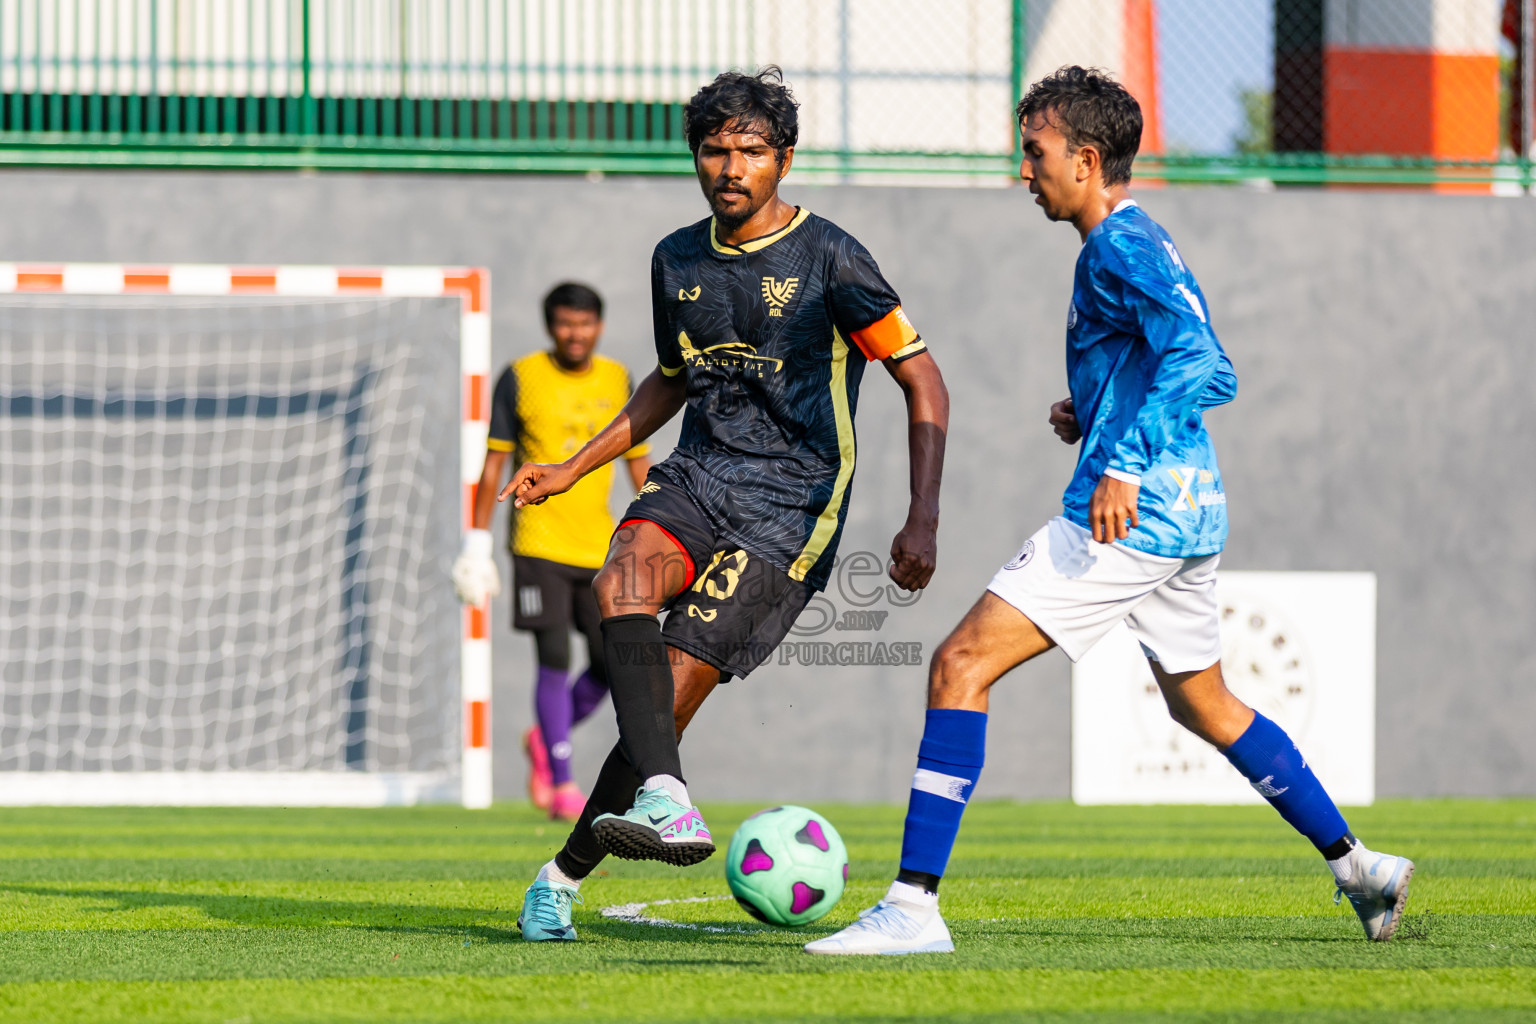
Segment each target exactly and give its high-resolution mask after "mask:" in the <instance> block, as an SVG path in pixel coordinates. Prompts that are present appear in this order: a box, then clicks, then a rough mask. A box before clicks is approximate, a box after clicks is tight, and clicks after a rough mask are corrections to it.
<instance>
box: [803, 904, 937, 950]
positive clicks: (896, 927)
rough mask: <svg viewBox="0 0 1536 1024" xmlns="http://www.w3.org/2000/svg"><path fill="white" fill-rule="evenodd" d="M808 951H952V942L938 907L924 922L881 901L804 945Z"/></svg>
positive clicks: (895, 906) (899, 908) (895, 905)
mask: <svg viewBox="0 0 1536 1024" xmlns="http://www.w3.org/2000/svg"><path fill="white" fill-rule="evenodd" d="M805 951H806V952H807V953H830V954H863V955H870V954H877V953H878V954H881V955H884V956H900V955H901V954H903V953H953V952H954V951H955V944H954V942H952V941H951V940H950V938H949V928H948V927H946V926H945V924H944V918H942V917H940V916H939V912H938V910H937V909H935V910H934V912H933V914H932V915H931V916H930V917H929V918H928V920H926V921H923V920H920V919H919V918H917V917H916V916H914V915H913V914H910V913H908V912H907V911H905V910H903V909H902V908H901V907H900V906H898V905H897V904H895V903H890V902H887V901H886V900H881V901H880V902H879V903H876V904H875V905H874V906H872V907H870V908H869V909H868V910H865V911H863V912H862V913H860V914H859V919H858V920H857V921H855V922H853V924H851V925H849V926H848V927H847V928H844V929H843V930H842V931H840V932H837V933H835V934H832V935H828V936H827V937H826V938H824V939H817V940H816V941H815V942H807V943H806V944H805Z"/></svg>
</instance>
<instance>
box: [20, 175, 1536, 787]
mask: <svg viewBox="0 0 1536 1024" xmlns="http://www.w3.org/2000/svg"><path fill="white" fill-rule="evenodd" d="M786 195H787V196H788V197H789V198H790V199H791V200H792V201H795V202H800V203H803V204H805V205H807V206H809V207H810V208H811V209H813V210H815V211H816V212H818V213H821V214H823V215H826V216H829V217H831V218H832V219H834V220H836V221H837V222H839V223H840V224H842V225H843V226H844V227H846V228H847V229H849V230H850V231H852V232H853V233H854V234H856V235H857V236H858V237H860V238H861V239H862V240H863V241H864V242H865V243H866V244H867V245H868V246H869V248H870V249H871V250H872V251H873V252H874V253H875V255H876V257H877V258H878V259H879V260H880V262H881V265H882V267H883V268H884V270H885V271H886V273H887V276H888V277H889V278H890V279H891V281H892V282H893V283H894V284H895V285H896V287H897V288H898V290H899V291H900V292H901V293H902V296H903V298H904V301H905V305H906V308H907V310H908V311H909V313H910V314H911V316H912V318H913V320H914V321H915V322H916V323H917V324H918V326H919V329H920V330H922V331H923V333H924V334H925V336H926V337H927V338H928V339H929V341H930V344H931V345H932V348H933V351H934V353H935V355H936V356H937V358H938V359H939V362H940V364H941V365H942V367H943V368H944V371H945V375H946V377H947V378H948V380H949V384H950V388H951V391H952V394H953V396H954V398H955V414H954V423H953V429H952V433H951V437H950V442H949V453H950V454H949V467H948V470H949V471H948V475H947V478H946V482H945V492H944V514H943V524H942V532H941V538H940V541H941V550H940V555H941V559H942V562H941V567H940V570H939V573H938V575H937V577H936V579H935V582H934V585H933V586H932V587H931V588H930V590H929V591H928V592H926V593H925V594H924V595H923V596H922V598H921V599H920V600H919V601H918V603H917V604H915V605H913V606H911V607H906V608H901V607H895V606H893V605H891V604H889V603H887V602H884V601H882V602H879V603H877V604H876V605H874V608H875V609H876V610H889V611H890V615H889V618H888V619H887V620H886V621H885V623H884V625H883V627H882V629H881V630H880V631H879V632H878V633H847V632H835V631H834V632H831V633H828V634H827V635H826V636H824V637H820V638H819V639H834V640H843V639H870V640H887V641H889V640H904V641H915V642H918V643H921V644H922V645H923V650H924V653H925V654H926V653H927V652H930V651H931V650H932V649H933V648H934V646H936V644H937V643H938V641H939V640H940V639H942V637H943V635H944V633H945V632H946V631H947V630H948V628H949V627H950V626H951V625H952V624H953V623H954V622H955V621H956V620H957V619H958V618H959V617H960V615H961V614H963V612H964V610H965V609H966V608H967V607H968V606H969V604H970V603H971V602H972V601H973V600H974V599H975V597H976V596H977V595H978V594H979V593H980V592H981V590H982V588H983V587H984V585H985V583H986V581H987V579H988V578H989V576H990V574H991V572H992V570H993V568H994V567H995V566H996V565H997V564H998V563H999V562H1001V561H1003V560H1005V559H1006V558H1007V557H1008V556H1009V555H1011V554H1012V552H1013V551H1014V550H1015V549H1016V547H1017V545H1018V542H1019V541H1020V539H1022V538H1023V537H1024V536H1026V535H1028V533H1029V532H1031V531H1032V530H1033V529H1034V528H1035V527H1036V526H1037V525H1038V524H1040V523H1041V522H1042V521H1043V520H1044V519H1045V518H1046V517H1048V516H1050V515H1051V514H1053V512H1054V511H1056V510H1057V509H1058V507H1059V495H1060V491H1061V488H1062V486H1063V485H1064V483H1065V481H1066V479H1067V477H1068V475H1069V473H1070V471H1071V467H1072V463H1073V451H1072V450H1071V449H1068V448H1066V447H1065V446H1063V445H1061V444H1060V443H1058V442H1057V441H1055V439H1054V438H1053V437H1052V436H1051V435H1050V433H1049V430H1048V428H1047V427H1046V426H1045V415H1046V411H1047V407H1048V405H1049V403H1050V402H1051V401H1053V400H1054V399H1056V398H1058V397H1061V395H1062V394H1063V393H1064V386H1065V385H1064V371H1063V358H1062V334H1063V330H1064V324H1065V314H1066V308H1067V301H1068V295H1069V289H1070V282H1071V272H1072V262H1073V259H1074V257H1075V253H1076V250H1077V240H1076V236H1075V234H1074V232H1073V231H1072V230H1071V229H1070V228H1069V227H1066V226H1064V225H1052V224H1049V223H1047V222H1045V221H1044V219H1043V218H1041V216H1040V215H1039V213H1038V212H1037V211H1036V209H1035V208H1034V207H1032V206H1031V205H1030V204H1029V202H1028V199H1027V197H1026V196H1025V195H1024V194H1023V193H1021V192H1019V191H1017V190H999V191H947V190H918V189H853V188H833V187H825V188H812V187H795V186H793V185H792V184H791V186H790V187H788V188H787V189H786ZM1141 199H1142V202H1143V205H1145V206H1146V207H1147V209H1148V210H1149V211H1150V212H1151V213H1152V214H1153V215H1154V216H1155V217H1157V218H1158V219H1159V220H1161V221H1162V222H1163V223H1164V224H1165V225H1166V226H1167V227H1168V228H1169V229H1170V231H1171V232H1172V233H1173V235H1174V237H1175V238H1176V239H1177V240H1178V242H1179V244H1180V247H1181V249H1182V251H1183V254H1184V256H1185V258H1186V260H1187V261H1188V262H1189V264H1190V265H1191V266H1192V267H1193V268H1194V269H1195V272H1196V273H1197V274H1198V275H1199V277H1200V280H1201V283H1202V285H1203V287H1204V290H1205V292H1206V295H1207V297H1208V299H1209V302H1210V306H1211V308H1212V312H1213V322H1214V324H1215V326H1216V328H1217V330H1218V332H1219V333H1220V335H1221V338H1222V340H1223V342H1224V343H1225V344H1226V346H1227V348H1228V350H1229V352H1230V353H1231V356H1232V359H1233V362H1234V364H1235V365H1236V368H1237V372H1238V375H1239V378H1240V380H1241V393H1240V395H1239V398H1238V401H1237V402H1236V403H1235V404H1234V405H1232V406H1229V407H1227V408H1224V409H1221V410H1219V411H1216V412H1214V413H1213V414H1212V415H1211V417H1210V423H1211V427H1212V429H1213V431H1214V433H1215V436H1216V439H1217V444H1218V446H1219V448H1220V451H1221V456H1222V467H1223V471H1224V474H1225V477H1226V484H1227V490H1228V493H1229V495H1230V500H1231V505H1230V512H1231V517H1232V539H1231V543H1230V546H1229V548H1228V552H1227V555H1226V557H1225V560H1224V565H1226V566H1227V567H1229V568H1242V569H1325V570H1326V569H1349V570H1371V571H1374V572H1376V573H1377V574H1378V575H1379V582H1380V608H1379V619H1380V626H1379V637H1378V644H1379V711H1378V722H1377V728H1378V739H1377V749H1378V773H1377V774H1378V790H1379V792H1380V793H1381V794H1383V795H1433V794H1458V793H1467V794H1510V793H1533V792H1536V741H1533V739H1532V728H1531V727H1532V724H1533V723H1536V644H1533V642H1532V635H1533V632H1536V631H1533V621H1532V620H1533V618H1536V532H1533V531H1532V530H1531V529H1530V527H1529V525H1528V522H1529V519H1530V517H1531V514H1532V511H1533V510H1536V473H1533V472H1532V470H1531V463H1532V452H1533V451H1536V401H1533V398H1532V392H1533V388H1536V201H1529V200H1501V199H1491V198H1489V199H1482V198H1467V197H1449V196H1432V195H1408V194H1385V195H1384V194H1365V193H1317V192H1303V191H1298V192H1283V193H1275V194H1264V193H1257V192H1251V191H1243V190H1222V189H1198V190H1182V191H1181V190H1168V191H1152V190H1148V191H1146V192H1144V193H1143V194H1142V195H1141ZM703 213H704V208H703V204H702V200H701V199H700V198H699V196H698V194H697V192H696V190H695V189H694V187H693V185H692V183H691V182H689V181H685V180H673V179H666V180H620V179H609V180H607V181H603V182H588V181H584V180H575V179H553V178H542V179H541V178H472V177H459V178H440V177H386V176H378V177H374V176H322V177H297V176H288V175H238V174H161V173H154V174H130V173H121V174H92V173H55V172H48V173H39V172H8V173H6V174H4V175H3V176H0V259H6V260H110V261H192V262H196V261H215V262H224V261H238V262H279V261H281V262H313V263H363V264H370V263H474V264H485V265H487V266H489V267H490V268H491V269H492V272H493V275H494V276H493V282H494V285H493V290H494V296H493V314H494V317H495V351H496V357H497V359H498V361H504V360H507V359H509V358H511V357H512V356H514V355H517V354H519V353H522V352H525V351H528V350H530V349H532V348H535V347H538V346H540V345H541V344H542V336H541V331H540V327H539V317H538V309H537V302H538V298H539V296H540V295H541V294H542V292H543V291H544V290H545V289H546V288H547V287H548V286H549V285H550V284H551V283H552V282H554V281H555V280H556V279H558V278H562V277H568V276H570V277H578V278H582V279H585V280H588V281H591V282H593V283H594V284H596V285H597V286H598V287H599V288H601V289H602V290H603V291H604V293H605V294H606V295H607V297H608V299H609V302H610V314H609V328H608V337H607V339H606V340H605V342H604V346H605V350H606V351H607V352H608V354H610V355H613V356H615V357H617V358H620V359H622V360H624V361H626V362H628V363H629V364H630V365H631V366H632V367H633V368H634V369H635V370H636V371H637V372H639V373H643V372H645V370H646V368H647V367H648V366H649V365H651V363H652V361H653V356H652V353H651V350H650V340H649V337H648V335H649V329H650V327H649V325H650V319H649V310H648V291H647V280H646V273H647V267H648V258H649V253H650V249H651V246H652V245H653V244H654V242H655V241H656V239H658V238H659V237H660V236H662V235H663V234H665V233H666V232H668V231H670V230H672V229H673V228H674V227H676V226H678V225H681V224H683V223H687V222H689V221H692V220H694V219H697V218H698V217H699V216H701V215H702V214H703ZM673 436H675V435H674V434H673V433H670V432H668V433H666V434H664V435H663V437H662V438H661V441H662V447H663V449H664V448H665V447H666V444H667V443H669V442H670V440H671V438H672V437H673ZM859 438H860V461H859V469H858V474H857V477H856V480H855V483H854V500H853V511H852V515H851V519H850V522H849V528H848V531H847V535H846V538H845V540H844V544H843V550H844V552H855V551H860V550H863V551H869V552H874V553H876V554H877V555H878V554H883V553H884V552H886V551H887V550H888V548H889V544H890V539H891V535H892V533H893V532H894V531H895V530H896V529H897V528H898V527H899V526H900V523H901V519H902V517H903V514H904V510H905V507H906V463H905V450H904V428H903V423H902V412H901V405H900V402H899V400H898V393H897V391H896V388H895V387H894V385H893V384H891V383H890V382H889V381H888V380H886V379H885V378H884V375H883V374H882V373H881V372H880V370H879V368H874V370H873V372H871V373H870V374H869V375H868V376H867V377H866V378H865V385H864V395H863V401H862V405H861V409H860V414H859ZM617 500H618V496H617V495H616V501H617ZM445 569H446V567H445ZM851 582H852V584H853V586H854V587H856V588H858V592H860V593H867V592H868V586H869V584H870V583H871V581H870V580H868V579H855V580H852V581H851ZM830 596H831V598H832V599H833V601H834V603H836V604H837V606H838V608H839V610H843V609H846V608H849V607H851V606H852V605H853V604H854V603H855V601H856V600H857V596H856V595H854V596H853V597H851V598H850V597H849V596H847V595H840V594H839V592H838V588H837V586H836V584H834V587H833V589H832V591H831V592H830ZM506 612H507V608H506V604H505V599H503V601H502V602H501V604H500V605H499V606H498V608H497V610H496V618H497V620H498V626H497V630H498V631H497V634H496V636H495V642H496V645H497V647H496V649H497V656H496V659H497V661H496V666H497V667H496V694H495V700H496V705H495V731H494V742H495V744H496V749H497V757H498V760H497V791H498V793H499V794H500V795H502V796H506V797H513V796H515V795H516V794H517V791H518V789H519V788H520V785H521V778H522V769H521V764H520V758H519V755H518V753H517V737H518V735H519V734H520V732H521V731H522V729H523V728H524V727H525V726H526V724H527V722H528V721H529V718H530V711H529V703H530V702H529V693H528V687H529V682H530V678H531V669H530V665H531V645H530V644H529V642H528V641H527V640H526V639H525V638H523V637H520V636H515V635H513V634H511V633H510V631H509V630H507V629H506V626H505V618H506ZM922 692H923V672H922V670H921V669H920V668H914V667H888V668H862V669H861V668H849V667H829V668H814V669H805V668H800V667H797V666H792V665H790V666H785V665H779V664H773V665H771V666H768V667H765V668H764V669H762V670H760V671H759V672H758V673H756V674H754V675H753V676H752V677H751V678H750V679H749V680H745V681H738V682H735V683H732V684H730V685H729V686H728V687H727V688H725V689H723V690H722V691H720V693H719V694H718V695H717V696H716V697H714V698H712V699H711V700H710V702H709V703H708V704H707V705H706V706H705V708H704V710H703V711H702V712H701V713H700V715H699V717H698V719H697V721H696V723H695V725H694V726H693V728H692V729H691V730H690V733H689V735H688V737H687V739H686V740H685V743H684V753H685V758H686V762H687V765H688V770H689V774H690V776H691V777H692V778H693V779H694V780H695V781H696V783H698V789H699V792H700V793H701V794H702V795H704V796H706V797H710V798H725V797H740V798H752V799H765V800H766V799H775V800H780V799H803V800H820V799H828V798H834V797H835V798H839V799H850V800H859V799H898V798H900V797H901V795H902V794H903V792H904V790H905V787H906V785H907V780H908V779H909V778H910V772H911V766H912V760H913V756H914V751H915V749H916V744H917V739H918V735H919V732H920V729H921V724H922V706H923V702H922ZM993 710H994V714H993V718H992V726H991V735H992V742H991V749H990V751H989V763H988V766H987V771H986V774H985V775H984V777H983V781H982V783H981V789H982V792H983V794H984V795H991V796H1000V795H1014V796H1020V797H1063V796H1065V795H1066V794H1067V791H1068V665H1067V662H1066V660H1065V659H1064V658H1063V657H1062V656H1061V655H1059V654H1052V655H1048V656H1046V657H1044V658H1041V659H1039V660H1038V661H1037V662H1035V663H1033V664H1031V665H1028V666H1025V667H1024V668H1023V669H1021V670H1019V671H1017V672H1015V673H1014V674H1013V675H1012V676H1011V677H1009V678H1008V679H1007V680H1005V681H1004V682H1003V683H1001V684H1000V685H999V687H998V690H997V696H996V699H995V701H994V705H993ZM613 736H614V731H613V726H612V723H611V716H610V715H608V714H607V713H606V712H604V713H601V714H599V715H598V716H596V717H595V718H594V720H593V721H592V722H591V723H589V724H588V725H584V726H583V727H582V728H581V729H580V730H579V732H578V737H577V740H578V749H579V751H580V754H579V758H580V761H581V768H580V771H581V773H582V775H583V777H585V778H590V776H591V774H592V773H593V771H595V767H596V764H597V761H598V759H599V758H600V757H601V755H602V753H603V751H604V750H605V749H606V747H607V745H608V744H609V743H610V742H611V740H612V738H613Z"/></svg>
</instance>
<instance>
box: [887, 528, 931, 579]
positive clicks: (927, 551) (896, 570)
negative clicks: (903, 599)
mask: <svg viewBox="0 0 1536 1024" xmlns="http://www.w3.org/2000/svg"><path fill="white" fill-rule="evenodd" d="M938 560H939V537H938V524H933V525H931V526H930V525H927V524H924V523H914V522H912V521H911V520H910V519H909V520H907V525H905V526H903V527H902V528H901V532H900V533H898V534H897V535H896V539H895V540H893V541H891V568H890V576H891V579H892V580H893V581H894V582H895V584H896V585H897V586H898V587H900V588H901V589H902V590H922V589H923V588H924V587H926V586H927V585H928V581H929V580H931V579H933V569H934V566H935V565H937V564H938Z"/></svg>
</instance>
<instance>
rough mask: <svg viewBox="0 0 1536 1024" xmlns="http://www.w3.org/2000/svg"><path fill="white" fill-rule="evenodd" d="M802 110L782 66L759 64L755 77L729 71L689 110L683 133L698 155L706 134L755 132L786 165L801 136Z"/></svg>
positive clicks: (685, 113)
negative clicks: (791, 150) (800, 113)
mask: <svg viewBox="0 0 1536 1024" xmlns="http://www.w3.org/2000/svg"><path fill="white" fill-rule="evenodd" d="M799 109H800V104H798V103H796V102H795V97H794V94H793V93H791V92H790V91H789V86H787V85H785V84H784V72H783V71H782V70H780V68H779V66H778V65H777V64H769V65H768V66H767V67H763V68H759V69H758V71H757V74H755V75H747V74H743V73H742V72H740V71H725V72H722V73H721V74H720V75H719V76H718V77H717V78H716V79H715V80H714V81H713V82H710V83H709V84H708V85H706V86H705V87H704V88H702V89H700V90H699V91H698V92H696V93H694V94H693V99H691V100H689V101H688V105H687V106H686V107H684V108H683V134H685V135H686V136H687V137H688V148H689V149H690V150H692V151H693V154H694V156H698V154H699V146H700V144H701V143H703V141H704V139H705V137H706V136H710V135H713V134H715V133H716V132H718V131H722V130H727V131H730V132H733V133H735V132H741V133H746V132H752V133H755V134H757V135H761V136H762V137H763V141H765V142H767V143H768V145H770V146H772V147H773V150H774V152H775V153H776V154H778V160H779V163H780V164H782V163H783V162H784V154H785V152H786V151H787V150H788V149H789V148H790V147H791V146H793V145H794V144H795V142H796V141H797V140H798V139H799V138H800V115H799V113H798V111H799Z"/></svg>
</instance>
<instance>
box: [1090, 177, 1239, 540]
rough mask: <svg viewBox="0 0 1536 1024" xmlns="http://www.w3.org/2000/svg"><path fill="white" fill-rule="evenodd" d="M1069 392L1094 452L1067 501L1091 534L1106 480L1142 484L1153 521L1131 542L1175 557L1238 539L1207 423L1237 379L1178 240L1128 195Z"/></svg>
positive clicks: (1100, 230) (1108, 222) (1140, 508)
mask: <svg viewBox="0 0 1536 1024" xmlns="http://www.w3.org/2000/svg"><path fill="white" fill-rule="evenodd" d="M1067 385H1068V388H1069V389H1070V391H1071V394H1072V404H1073V408H1074V409H1075V411H1076V415H1077V420H1078V423H1079V424H1080V425H1081V426H1082V431H1083V440H1082V448H1081V450H1080V451H1079V453H1078V460H1077V471H1076V472H1075V473H1074V474H1073V475H1072V482H1071V483H1070V484H1069V485H1068V486H1067V492H1066V494H1065V495H1064V496H1063V499H1062V502H1063V504H1064V506H1065V514H1066V517H1067V518H1068V519H1070V520H1071V521H1072V522H1074V523H1077V524H1078V525H1079V526H1083V527H1087V526H1088V525H1089V524H1088V503H1089V500H1090V499H1091V498H1092V497H1093V491H1094V488H1095V487H1097V486H1098V483H1099V478H1100V477H1102V476H1103V475H1104V474H1105V473H1106V472H1107V473H1109V474H1110V475H1111V476H1114V477H1116V478H1119V479H1123V480H1127V481H1137V482H1139V483H1140V484H1141V493H1140V496H1139V498H1138V500H1137V506H1136V511H1137V516H1138V518H1139V519H1140V521H1141V525H1140V526H1138V527H1137V528H1136V529H1134V530H1132V531H1131V534H1130V537H1129V538H1127V539H1126V540H1125V541H1122V542H1121V543H1124V544H1126V545H1127V546H1128V547H1132V548H1135V549H1136V550H1138V551H1145V552H1147V553H1149V554H1154V555H1164V556H1168V557H1173V558H1189V557H1193V556H1198V555H1211V554H1215V553H1216V552H1218V551H1220V550H1221V549H1222V545H1223V544H1225V543H1226V539H1227V507H1226V506H1227V496H1226V492H1225V491H1224V490H1223V489H1222V485H1221V470H1220V469H1218V468H1217V466H1216V447H1215V445H1213V444H1212V443H1211V438H1210V435H1209V434H1208V433H1206V429H1205V423H1204V421H1203V419H1202V418H1201V413H1202V412H1204V410H1206V409H1209V408H1212V407H1213V406H1217V405H1222V404H1224V403H1226V402H1230V401H1232V399H1233V398H1234V397H1235V396H1236V395H1237V376H1236V375H1235V374H1234V373H1233V372H1232V363H1231V361H1230V360H1228V359H1227V354H1226V353H1225V352H1224V351H1222V348H1221V343H1220V342H1219V341H1217V340H1216V333H1215V332H1214V331H1212V330H1211V324H1210V311H1209V310H1208V309H1207V308H1206V305H1205V297H1204V296H1203V295H1201V294H1200V286H1199V285H1198V284H1196V283H1195V277H1194V275H1193V274H1191V273H1190V272H1189V268H1188V267H1186V266H1185V265H1184V260H1183V259H1182V258H1181V257H1180V256H1179V251H1178V249H1176V248H1174V245H1173V240H1172V239H1170V238H1169V237H1168V233H1167V232H1166V231H1164V230H1163V229H1162V227H1161V226H1159V225H1158V224H1157V223H1156V222H1155V221H1153V220H1152V218H1151V217H1149V216H1147V215H1146V213H1145V212H1144V211H1143V210H1142V209H1141V207H1139V206H1137V205H1136V204H1135V203H1134V202H1132V201H1130V200H1126V201H1124V202H1122V203H1121V204H1120V205H1119V206H1117V207H1116V208H1115V212H1114V213H1113V214H1111V215H1110V216H1109V217H1107V218H1106V219H1105V220H1104V221H1103V222H1102V223H1101V224H1099V225H1098V227H1096V228H1094V229H1093V230H1092V231H1090V232H1089V233H1088V237H1087V239H1085V240H1084V242H1083V248H1082V252H1081V254H1079V256H1078V258H1077V271H1076V274H1075V276H1074V281H1073V288H1072V307H1071V309H1070V311H1069V312H1068V315H1067Z"/></svg>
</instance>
